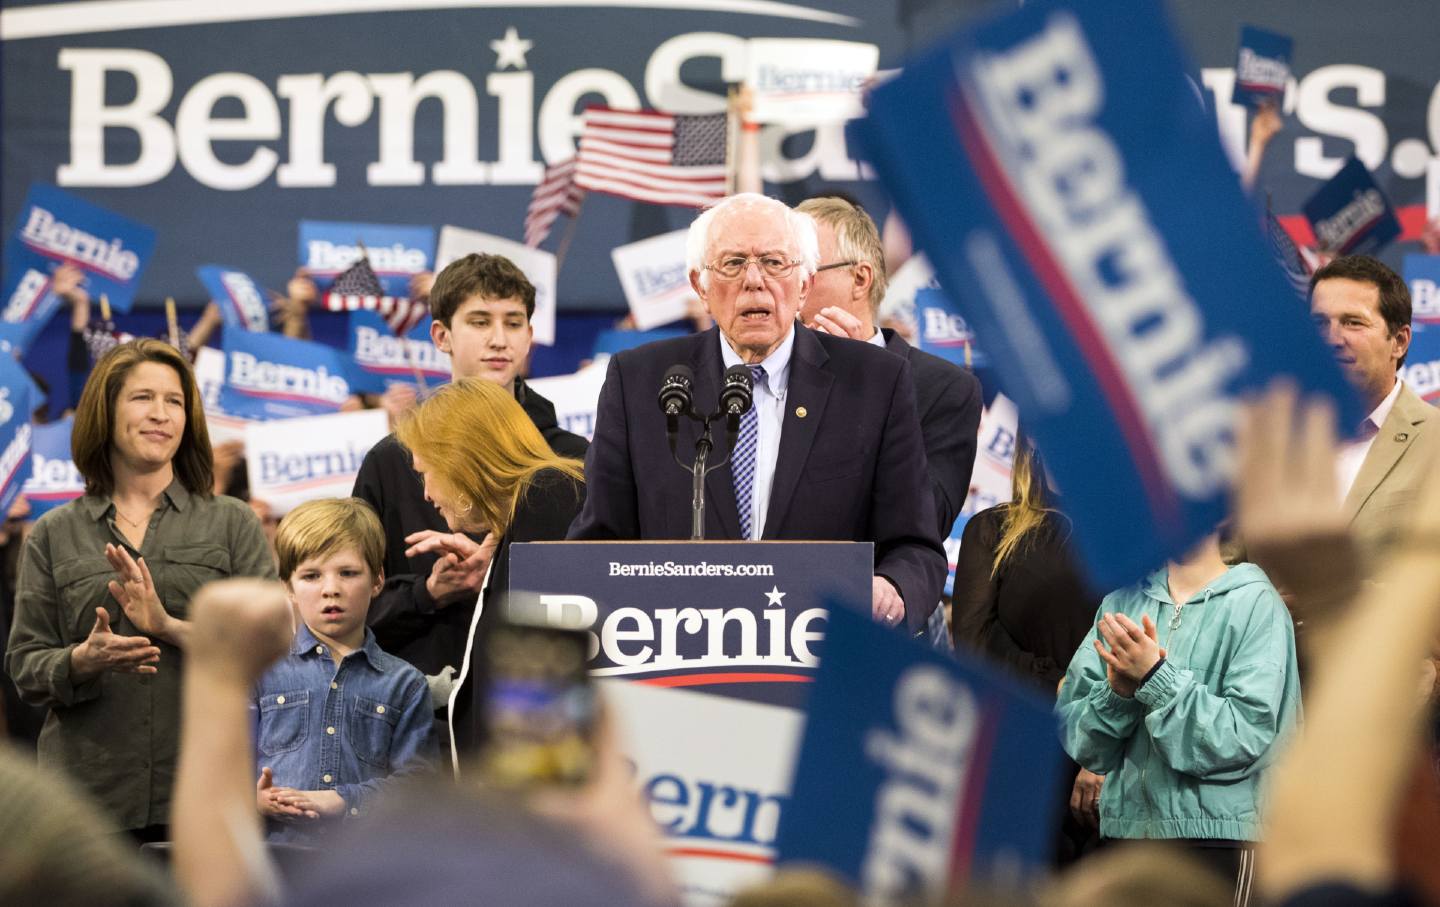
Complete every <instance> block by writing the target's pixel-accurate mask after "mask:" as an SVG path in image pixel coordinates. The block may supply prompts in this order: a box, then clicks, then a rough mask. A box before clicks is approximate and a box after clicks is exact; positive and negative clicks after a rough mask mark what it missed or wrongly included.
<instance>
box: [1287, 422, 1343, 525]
mask: <svg viewBox="0 0 1440 907" xmlns="http://www.w3.org/2000/svg"><path fill="white" fill-rule="evenodd" d="M1299 445H1300V450H1299V453H1300V456H1299V457H1297V458H1296V460H1297V462H1296V463H1295V464H1294V466H1295V468H1297V469H1298V470H1299V471H1301V472H1303V474H1304V478H1303V481H1304V488H1305V491H1306V495H1307V496H1306V499H1307V500H1310V501H1315V502H1321V501H1337V500H1339V495H1338V494H1337V493H1336V492H1337V490H1336V487H1335V482H1336V477H1335V407H1334V406H1332V405H1331V404H1330V401H1329V400H1324V399H1317V400H1309V401H1306V404H1305V408H1304V410H1303V411H1302V412H1301V422H1300V439H1299ZM1336 510H1337V511H1338V508H1336Z"/></svg>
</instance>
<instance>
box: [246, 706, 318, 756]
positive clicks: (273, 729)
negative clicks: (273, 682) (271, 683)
mask: <svg viewBox="0 0 1440 907" xmlns="http://www.w3.org/2000/svg"><path fill="white" fill-rule="evenodd" d="M309 731H310V691H309V690H289V691H281V692H279V693H266V694H265V695H264V696H263V697H261V699H260V733H259V735H258V737H259V739H258V741H257V744H256V745H257V747H258V748H259V750H260V752H262V753H264V754H265V755H267V756H278V755H280V754H281V753H292V752H294V751H295V750H298V749H299V748H300V747H302V746H304V745H305V735H306V734H308V733H309Z"/></svg>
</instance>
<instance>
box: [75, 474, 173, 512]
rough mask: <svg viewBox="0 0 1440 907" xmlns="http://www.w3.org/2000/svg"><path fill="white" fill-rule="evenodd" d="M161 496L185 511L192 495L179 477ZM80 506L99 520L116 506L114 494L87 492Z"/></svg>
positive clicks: (171, 482)
mask: <svg viewBox="0 0 1440 907" xmlns="http://www.w3.org/2000/svg"><path fill="white" fill-rule="evenodd" d="M160 495H161V497H163V498H164V499H165V500H167V501H169V502H170V506H171V507H174V508H175V509H176V510H180V511H183V510H184V509H185V508H186V507H188V506H189V505H190V498H191V497H192V495H191V494H190V492H189V491H187V490H186V489H185V486H184V484H183V483H181V481H180V479H179V477H176V478H173V479H171V480H170V484H169V485H166V486H165V490H164V491H162V492H161V493H160ZM80 506H81V507H82V508H84V510H85V513H87V514H88V515H89V516H90V519H92V520H98V519H100V518H101V517H103V516H105V515H106V514H108V513H109V512H110V511H111V510H112V509H113V508H114V506H115V496H114V495H113V494H87V495H85V496H84V497H82V498H81V499H80Z"/></svg>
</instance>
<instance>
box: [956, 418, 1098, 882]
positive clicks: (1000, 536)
mask: <svg viewBox="0 0 1440 907" xmlns="http://www.w3.org/2000/svg"><path fill="white" fill-rule="evenodd" d="M1011 494H1012V496H1013V500H1012V501H1011V502H1010V503H1008V504H1001V505H999V506H998V507H991V508H989V509H988V510H982V511H980V512H979V513H977V514H975V515H974V516H973V517H971V518H970V521H969V522H968V523H966V524H965V531H964V533H963V534H962V535H961V539H960V557H959V562H958V563H957V565H956V568H955V595H954V615H955V620H954V623H953V624H952V626H953V627H954V638H955V647H956V648H957V649H969V650H970V651H973V652H977V653H979V654H980V655H982V656H984V657H986V658H988V659H990V660H991V661H993V662H995V663H997V664H999V665H1000V666H1001V667H1003V668H1004V669H1005V670H1006V671H1007V672H1008V673H1010V674H1013V675H1015V676H1017V677H1020V678H1022V679H1023V680H1025V681H1027V682H1029V683H1031V684H1034V685H1035V688H1036V690H1037V691H1040V692H1043V693H1045V694H1046V695H1049V696H1054V695H1055V692H1056V687H1057V686H1058V685H1059V683H1060V679H1061V678H1062V677H1064V676H1065V668H1066V666H1068V665H1069V664H1070V658H1071V657H1072V656H1073V655H1074V654H1075V648H1076V647H1077V646H1078V645H1080V642H1081V641H1082V640H1083V639H1085V637H1086V635H1087V634H1088V633H1089V632H1090V626H1091V620H1092V619H1093V618H1094V616H1095V609H1096V608H1097V607H1099V604H1100V597H1099V596H1098V595H1095V594H1093V593H1092V592H1091V591H1090V590H1089V589H1088V588H1087V587H1086V584H1085V580H1084V578H1083V577H1082V575H1081V574H1080V572H1079V569H1078V564H1079V556H1078V554H1077V553H1076V552H1075V550H1074V548H1073V546H1072V544H1071V540H1070V520H1069V518H1068V517H1066V516H1065V514H1064V513H1063V512H1061V510H1060V508H1059V507H1058V506H1057V504H1058V501H1057V497H1056V494H1055V491H1054V489H1053V488H1052V487H1051V486H1050V484H1049V482H1048V481H1047V479H1046V473H1045V466H1044V463H1043V462H1042V461H1041V459H1040V454H1039V453H1038V452H1037V451H1036V450H1035V449H1034V448H1033V447H1032V446H1031V445H1030V444H1029V443H1028V442H1027V441H1026V440H1025V439H1024V438H1023V437H1022V438H1021V439H1019V440H1017V442H1016V445H1015V463H1014V467H1013V469H1012V471H1011ZM1078 770H1079V766H1074V765H1072V767H1071V771H1072V772H1078ZM1100 783H1101V782H1100V780H1099V776H1098V775H1092V774H1090V773H1089V772H1085V773H1084V774H1083V775H1080V776H1079V781H1077V783H1076V785H1075V786H1074V790H1073V791H1072V796H1071V798H1070V799H1071V817H1070V819H1069V820H1068V821H1067V822H1066V827H1065V829H1064V830H1063V831H1062V832H1061V834H1060V840H1059V841H1058V842H1057V843H1058V850H1059V853H1060V854H1061V858H1062V861H1063V860H1064V859H1065V858H1066V857H1073V856H1074V855H1075V854H1076V853H1077V851H1078V849H1079V848H1080V844H1079V842H1083V841H1084V840H1085V839H1086V838H1087V837H1088V833H1089V832H1090V831H1091V830H1093V828H1094V827H1095V826H1096V823H1097V822H1098V817H1097V813H1096V812H1095V807H1096V805H1097V804H1098V802H1099V801H1098V795H1099V791H1100Z"/></svg>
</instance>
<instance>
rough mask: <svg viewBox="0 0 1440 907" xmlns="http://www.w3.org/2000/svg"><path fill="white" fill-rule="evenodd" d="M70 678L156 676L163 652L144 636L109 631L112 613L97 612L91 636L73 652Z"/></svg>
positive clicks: (80, 680) (98, 609) (102, 610)
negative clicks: (111, 673)
mask: <svg viewBox="0 0 1440 907" xmlns="http://www.w3.org/2000/svg"><path fill="white" fill-rule="evenodd" d="M70 659H71V667H70V671H71V674H72V675H73V676H74V678H75V680H77V681H79V682H84V681H86V680H90V679H92V678H95V677H98V676H100V674H101V673H103V672H105V671H115V672H117V673H121V674H154V673H155V672H156V671H157V670H158V668H156V664H157V663H158V662H159V661H160V649H159V648H158V647H156V646H153V645H151V644H150V640H148V639H146V638H145V637H143V636H120V635H119V634H117V633H114V632H112V631H111V630H110V613H109V612H108V611H106V610H105V609H104V608H96V609H95V626H94V627H92V628H91V630H90V635H89V636H87V637H85V641H84V642H82V643H80V645H78V646H76V647H75V648H74V649H72V650H71V652H70Z"/></svg>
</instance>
